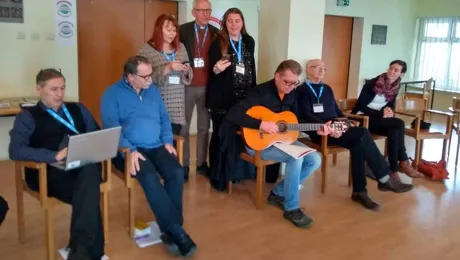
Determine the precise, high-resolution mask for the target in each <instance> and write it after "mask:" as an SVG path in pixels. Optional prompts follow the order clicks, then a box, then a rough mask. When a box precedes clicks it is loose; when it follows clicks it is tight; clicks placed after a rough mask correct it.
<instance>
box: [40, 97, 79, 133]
mask: <svg viewBox="0 0 460 260" xmlns="http://www.w3.org/2000/svg"><path fill="white" fill-rule="evenodd" d="M62 110H63V111H64V114H65V116H66V117H67V119H68V120H69V122H70V124H69V123H68V122H67V121H65V120H64V119H63V118H62V117H61V116H60V115H58V114H57V113H56V112H54V110H52V109H51V108H48V109H46V111H47V112H48V113H49V114H50V115H51V116H52V117H54V119H56V120H57V121H59V122H60V123H62V124H63V125H65V126H67V128H69V129H70V130H72V131H73V132H74V133H76V134H79V133H78V131H77V129H76V128H75V123H74V122H73V119H72V116H71V115H70V113H69V111H68V110H67V107H66V106H65V104H62Z"/></svg>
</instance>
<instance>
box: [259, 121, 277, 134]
mask: <svg viewBox="0 0 460 260" xmlns="http://www.w3.org/2000/svg"><path fill="white" fill-rule="evenodd" d="M260 130H262V131H264V132H265V133H269V134H276V133H278V131H279V129H278V125H277V124H276V123H275V122H266V121H262V123H260Z"/></svg>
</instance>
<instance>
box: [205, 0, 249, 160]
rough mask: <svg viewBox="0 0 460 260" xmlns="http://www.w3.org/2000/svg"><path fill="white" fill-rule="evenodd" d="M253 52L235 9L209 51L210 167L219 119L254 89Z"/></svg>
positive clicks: (225, 21)
mask: <svg viewBox="0 0 460 260" xmlns="http://www.w3.org/2000/svg"><path fill="white" fill-rule="evenodd" d="M254 49H255V41H254V38H252V37H251V36H250V35H249V34H248V33H247V31H246V26H245V23H244V16H243V13H242V12H241V10H239V9H238V8H230V9H228V10H227V12H225V14H224V16H223V18H222V26H221V30H220V31H219V33H218V34H217V37H215V39H214V40H213V42H212V43H211V46H210V48H209V80H208V84H207V86H206V107H207V108H208V109H209V110H210V114H211V121H212V130H213V132H212V136H211V142H210V145H209V161H210V164H211V167H212V164H213V162H214V155H215V154H216V152H217V149H218V147H219V142H220V141H219V137H218V134H219V128H220V125H221V123H222V120H223V118H224V117H225V115H226V113H227V111H228V110H229V109H230V108H231V107H232V106H233V105H235V104H236V103H237V102H239V101H240V100H242V99H244V98H245V97H246V95H247V92H248V90H249V89H250V88H252V87H254V86H255V85H256V69H255V59H254Z"/></svg>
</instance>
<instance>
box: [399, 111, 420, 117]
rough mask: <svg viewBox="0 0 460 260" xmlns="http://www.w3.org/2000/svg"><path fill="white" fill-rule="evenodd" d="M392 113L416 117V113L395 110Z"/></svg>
mask: <svg viewBox="0 0 460 260" xmlns="http://www.w3.org/2000/svg"><path fill="white" fill-rule="evenodd" d="M394 113H395V114H398V115H402V116H410V117H416V118H418V116H417V115H414V114H409V113H406V112H401V111H395V112H394Z"/></svg>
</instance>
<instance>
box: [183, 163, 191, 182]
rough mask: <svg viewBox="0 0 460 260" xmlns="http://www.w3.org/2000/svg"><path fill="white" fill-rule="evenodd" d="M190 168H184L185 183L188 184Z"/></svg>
mask: <svg viewBox="0 0 460 260" xmlns="http://www.w3.org/2000/svg"><path fill="white" fill-rule="evenodd" d="M189 172H190V167H188V166H184V183H186V182H188V176H189Z"/></svg>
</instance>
